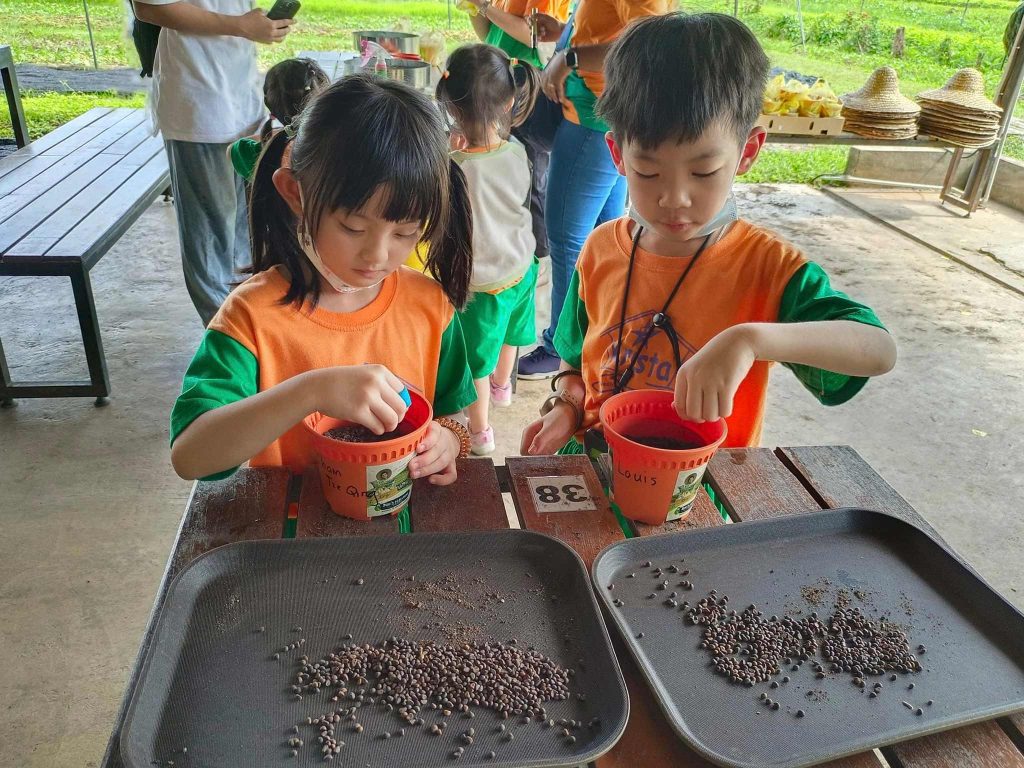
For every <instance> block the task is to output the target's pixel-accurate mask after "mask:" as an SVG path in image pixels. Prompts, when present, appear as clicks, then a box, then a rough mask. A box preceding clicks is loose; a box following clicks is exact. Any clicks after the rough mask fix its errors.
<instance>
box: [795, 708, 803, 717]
mask: <svg viewBox="0 0 1024 768" xmlns="http://www.w3.org/2000/svg"><path fill="white" fill-rule="evenodd" d="M796 716H797V717H803V716H804V711H803V710H802V709H798V710H797V711H796Z"/></svg>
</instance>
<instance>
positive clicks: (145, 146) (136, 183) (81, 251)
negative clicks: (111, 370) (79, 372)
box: [0, 107, 169, 405]
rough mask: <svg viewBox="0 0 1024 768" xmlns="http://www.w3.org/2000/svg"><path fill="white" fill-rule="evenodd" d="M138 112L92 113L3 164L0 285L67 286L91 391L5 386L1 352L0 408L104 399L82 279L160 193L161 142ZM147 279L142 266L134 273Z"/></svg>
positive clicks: (97, 343) (63, 384) (165, 177)
mask: <svg viewBox="0 0 1024 768" xmlns="http://www.w3.org/2000/svg"><path fill="white" fill-rule="evenodd" d="M151 133H152V132H151V129H150V126H149V121H148V119H147V118H146V113H145V110H143V109H130V108H119V109H110V108H108V107H97V108H95V109H91V110H89V111H88V112H86V113H85V114H82V115H79V116H78V117H76V118H75V119H74V120H71V121H70V122H68V123H65V124H64V125H62V126H60V127H59V128H57V129H56V130H54V131H52V132H50V133H48V134H46V135H45V136H42V137H41V138H39V139H36V140H35V141H34V142H32V143H31V144H29V145H28V146H27V147H24V148H23V149H19V150H18V151H17V152H15V153H14V154H12V155H8V156H7V157H4V158H3V159H0V275H16V276H32V277H68V278H70V279H71V288H72V291H73V292H74V296H75V309H76V310H77V313H78V322H79V325H80V327H81V331H82V344H83V346H84V348H85V358H86V363H87V365H88V369H89V380H88V381H23V382H15V381H12V380H11V375H10V371H9V370H8V367H7V361H6V359H5V357H4V351H3V344H2V343H0V405H9V404H10V403H11V402H13V400H14V399H15V398H18V397H95V398H97V405H102V404H103V403H104V402H105V401H106V397H107V395H109V394H110V376H109V374H108V373H107V362H106V358H105V357H104V356H103V343H102V341H101V338H100V328H99V320H98V319H97V317H96V304H95V302H94V301H93V294H92V283H91V281H90V279H89V271H90V270H91V269H92V268H93V266H95V265H96V263H97V262H98V261H99V260H100V259H101V258H102V257H103V256H104V255H105V254H106V253H107V251H108V250H109V249H110V247H111V246H112V245H113V244H114V243H115V242H117V240H118V239H119V238H120V237H121V235H123V234H124V233H125V232H126V231H127V230H128V228H129V227H130V226H131V225H132V224H134V223H135V221H136V220H137V219H138V218H139V216H141V215H142V212H143V211H145V210H146V209H147V208H148V207H149V206H150V204H151V203H152V202H153V201H154V200H155V199H156V197H157V196H158V195H159V194H160V193H161V192H162V191H163V190H164V189H166V188H167V185H168V183H169V171H168V167H167V156H166V154H165V152H164V146H163V140H162V139H161V138H160V137H159V136H153V135H151ZM133 268H134V269H135V270H138V271H146V270H147V269H148V267H146V266H145V260H144V259H139V260H137V261H136V263H135V265H134V267H133Z"/></svg>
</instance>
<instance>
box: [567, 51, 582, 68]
mask: <svg viewBox="0 0 1024 768" xmlns="http://www.w3.org/2000/svg"><path fill="white" fill-rule="evenodd" d="M565 66H567V67H568V68H569V69H579V66H580V57H579V53H578V52H577V51H576V49H575V48H572V47H569V48H566V49H565Z"/></svg>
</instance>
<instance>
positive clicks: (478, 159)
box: [437, 45, 539, 455]
mask: <svg viewBox="0 0 1024 768" xmlns="http://www.w3.org/2000/svg"><path fill="white" fill-rule="evenodd" d="M538 87H539V78H538V76H537V72H536V70H535V69H534V68H533V67H532V66H530V65H529V64H527V63H525V62H518V61H517V60H516V59H510V58H509V56H508V54H507V53H505V52H504V51H502V50H500V49H498V48H495V47H493V46H490V45H467V46H464V47H462V48H459V49H457V50H456V51H455V52H453V53H452V55H451V56H450V57H449V59H448V62H447V65H446V70H445V72H444V76H443V77H442V78H441V81H440V82H439V83H438V85H437V100H438V102H439V103H440V104H441V105H442V107H443V108H444V110H445V111H446V112H447V113H448V115H449V116H450V117H451V119H452V121H453V122H454V125H453V126H452V128H451V140H450V141H451V147H452V149H453V150H454V151H453V152H452V158H453V159H454V160H455V162H457V163H458V164H459V165H460V166H461V167H462V170H463V172H464V173H465V174H466V183H467V184H468V186H469V197H470V200H471V201H472V206H473V279H472V281H471V282H470V291H471V292H472V296H471V298H470V301H469V303H468V304H467V306H466V308H465V309H464V310H462V312H460V317H461V320H462V328H463V332H464V333H465V334H466V350H467V353H468V355H469V369H470V371H471V372H472V374H473V380H474V384H475V385H476V393H477V400H476V402H475V403H474V404H473V405H471V406H469V408H468V409H467V412H468V415H469V429H470V432H471V433H472V449H473V453H475V454H478V455H484V454H488V453H491V452H492V451H493V450H494V430H493V429H492V428H491V426H490V423H489V421H488V414H487V410H488V404H489V403H490V402H493V403H494V404H495V405H496V406H507V405H510V404H511V402H512V384H511V375H512V368H513V367H514V365H515V356H516V347H519V346H525V345H528V344H533V343H534V342H535V341H536V338H537V337H536V329H535V327H534V307H533V294H534V288H535V287H536V283H537V263H536V259H535V258H534V248H535V241H534V235H533V224H532V218H531V216H530V207H529V206H530V165H529V162H528V161H527V159H526V150H525V149H523V146H522V145H521V144H519V143H517V142H514V141H509V130H510V129H511V128H513V127H515V126H517V125H520V124H521V123H522V121H523V120H525V119H526V116H527V115H529V114H530V112H531V111H532V109H533V105H534V102H535V100H536V98H537V93H538Z"/></svg>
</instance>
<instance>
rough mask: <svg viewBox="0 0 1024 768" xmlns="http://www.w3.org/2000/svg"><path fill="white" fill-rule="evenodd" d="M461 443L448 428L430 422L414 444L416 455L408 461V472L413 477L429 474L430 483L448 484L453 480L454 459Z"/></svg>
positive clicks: (454, 473) (454, 476)
mask: <svg viewBox="0 0 1024 768" xmlns="http://www.w3.org/2000/svg"><path fill="white" fill-rule="evenodd" d="M460 448H461V444H460V443H459V438H458V437H457V436H456V435H455V433H454V432H452V431H451V430H450V429H445V428H444V427H442V426H441V425H440V424H438V423H437V422H436V421H432V422H430V426H429V427H427V433H426V434H425V435H423V439H422V440H420V444H419V445H417V446H416V453H417V456H416V458H414V459H413V460H412V461H410V462H409V474H410V475H411V476H412V477H413V478H417V477H427V476H430V483H431V484H432V485H449V484H451V483H454V482H455V478H456V476H457V475H456V470H455V460H456V459H457V458H458V457H459V449H460Z"/></svg>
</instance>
